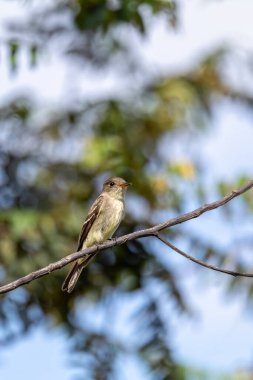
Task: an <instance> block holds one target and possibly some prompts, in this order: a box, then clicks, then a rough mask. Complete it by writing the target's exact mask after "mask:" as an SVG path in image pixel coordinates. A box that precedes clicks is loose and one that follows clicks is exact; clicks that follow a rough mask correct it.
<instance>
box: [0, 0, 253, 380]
mask: <svg viewBox="0 0 253 380" xmlns="http://www.w3.org/2000/svg"><path fill="white" fill-rule="evenodd" d="M176 5H177V2H176V1H151V0H146V1H145V0H132V1H126V0H121V1H120V0H118V1H116V0H115V1H104V0H103V1H102V0H90V1H80V0H79V1H64V2H60V1H59V2H55V5H53V6H52V7H49V8H45V9H43V10H41V9H40V10H39V11H37V13H36V14H35V15H33V17H32V21H33V22H31V20H29V19H28V21H27V22H26V23H25V24H23V25H22V24H21V25H16V26H15V28H16V29H17V30H18V31H19V33H20V40H19V41H15V42H11V44H10V56H9V57H10V58H9V59H10V64H11V66H12V68H13V70H14V69H16V68H17V65H18V52H19V47H20V46H21V47H22V41H24V40H25V36H27V35H28V36H29V37H30V39H29V40H30V41H31V40H32V43H31V45H30V46H31V48H30V60H31V65H35V64H36V62H37V56H38V51H40V49H44V48H45V47H46V48H48V49H50V45H51V44H53V43H55V42H57V41H62V46H61V47H62V52H64V53H65V54H68V55H69V56H70V57H71V59H72V61H71V62H73V64H75V63H76V59H77V57H78V58H79V59H80V58H82V59H83V60H85V62H88V63H89V64H90V65H91V66H93V67H94V68H95V70H97V69H98V68H97V64H100V65H109V67H110V65H111V64H112V58H115V56H117V54H119V52H120V56H119V57H118V58H119V59H120V62H121V65H122V66H125V65H126V66H127V65H128V64H129V61H130V60H131V57H130V56H131V54H129V50H128V49H126V48H125V47H126V40H127V34H125V37H124V38H119V37H118V36H119V35H120V33H119V31H124V32H126V30H128V29H129V28H131V29H132V30H134V32H135V33H136V34H138V35H147V34H148V31H149V18H150V17H158V16H163V17H166V18H167V19H168V21H170V25H171V24H172V25H173V27H174V25H175V20H176V18H177V6H176ZM64 14H67V15H68V17H67V18H66V20H67V21H64V20H65V18H64V17H62V18H61V16H62V15H64ZM35 16H36V17H35ZM45 20H47V21H46V22H45ZM49 20H51V22H49ZM33 39H34V41H33ZM225 57H226V51H224V50H223V49H221V50H218V51H216V52H213V53H211V54H210V55H209V56H208V57H205V58H204V59H203V60H202V61H200V62H199V63H198V64H197V65H196V67H194V68H192V70H190V71H189V72H185V73H183V74H181V75H177V76H176V75H174V76H171V77H170V76H164V77H157V78H155V79H154V78H153V79H151V78H147V80H146V81H145V84H144V85H140V86H139V87H138V88H137V89H136V91H133V92H132V93H131V95H128V94H125V95H124V96H123V97H121V98H120V99H119V98H117V97H115V98H113V97H108V98H105V99H104V100H103V101H98V102H95V101H94V102H93V103H92V104H91V103H90V102H87V101H85V100H82V101H80V103H79V105H76V104H75V105H74V106H73V102H72V98H71V96H69V105H66V104H65V105H64V107H63V106H62V107H59V108H57V109H54V112H51V113H48V114H46V117H44V118H43V120H42V118H41V117H39V116H38V115H37V109H38V108H39V107H42V105H41V104H40V103H38V104H37V103H36V102H35V101H34V100H32V99H31V98H28V97H17V98H15V97H14V98H13V100H12V101H9V102H8V101H6V102H5V103H4V104H2V105H1V108H0V121H1V124H2V127H1V131H0V137H1V140H0V141H1V150H0V181H1V184H0V186H1V196H0V206H1V209H2V212H1V216H0V238H1V239H0V262H1V272H0V276H1V277H0V278H1V282H3V283H4V282H6V281H10V280H14V279H16V278H18V277H20V276H23V275H25V274H26V273H28V272H31V271H33V270H35V269H37V268H39V267H41V266H44V265H46V264H48V263H49V262H52V261H55V260H57V259H59V258H61V257H63V256H64V255H67V254H68V253H70V252H72V251H74V250H75V249H76V241H77V237H78V233H79V230H80V226H81V224H82V221H83V219H84V217H85V215H86V211H87V208H88V207H89V205H90V203H91V199H92V197H94V195H95V194H97V193H98V192H99V191H100V186H101V180H102V177H103V175H109V174H112V173H113V174H115V175H120V176H123V177H125V178H126V179H127V180H128V181H130V182H132V183H133V187H132V189H131V190H130V192H129V194H128V200H129V205H130V208H129V211H128V213H127V216H126V219H125V221H124V223H123V224H122V226H121V228H120V230H119V232H118V234H124V233H128V232H131V231H133V230H135V229H140V228H144V227H147V226H150V225H151V224H153V223H155V222H157V221H160V220H161V219H164V218H166V217H167V216H168V215H171V213H173V214H177V213H179V212H184V211H186V207H185V205H186V204H187V201H188V198H187V194H188V192H189V193H190V194H192V197H193V200H197V199H201V200H203V199H204V198H205V196H206V193H205V189H204V188H202V186H201V185H200V184H199V183H198V180H197V175H198V174H199V171H198V168H199V161H198V157H197V158H196V157H195V158H194V159H193V158H192V157H191V156H190V155H189V158H188V160H187V161H184V162H178V161H175V160H174V159H173V156H172V155H171V154H170V148H171V147H172V142H174V141H175V140H178V141H181V140H182V141H183V137H184V136H185V135H189V133H190V134H191V135H194V134H195V133H197V131H198V130H199V129H201V130H203V131H204V130H205V128H206V125H207V124H206V121H207V120H208V118H211V117H212V115H213V111H214V109H215V104H216V103H215V101H216V100H217V99H222V98H225V99H230V100H233V99H236V100H237V101H238V102H241V103H242V104H247V105H248V106H250V107H251V105H252V98H251V96H250V95H249V94H245V93H241V92H238V91H237V90H235V89H234V88H233V87H232V86H230V84H229V83H226V82H225V81H224V79H223V75H222V67H223V66H222V65H223V60H224V58H225ZM82 62H83V61H82ZM141 70H142V68H141V64H139V62H136V67H135V71H138V72H139V71H141ZM129 75H130V79H133V77H134V75H133V77H131V73H129ZM165 141H166V142H167V143H166V152H162V148H161V147H162V145H163V144H164V142H165ZM182 144H183V143H182ZM185 149H186V150H187V146H185ZM165 153H166V154H165ZM193 180H194V181H193ZM196 183H197V185H196ZM227 186H228V185H227V184H221V185H220V187H219V190H220V192H221V193H223V192H224V189H227ZM246 200H247V199H246ZM250 202H251V203H250ZM245 204H246V205H248V204H251V206H250V207H251V208H252V201H251V200H250V199H248V204H247V203H245ZM167 234H168V235H169V236H173V237H178V238H180V237H181V235H184V237H187V239H188V240H189V244H192V245H193V246H194V248H195V252H196V253H197V252H199V253H201V254H202V255H203V257H205V258H206V259H207V258H209V257H212V258H213V259H214V260H216V261H217V262H220V261H222V260H224V259H225V257H226V255H225V254H224V252H220V250H218V249H214V247H211V246H210V244H208V242H203V241H201V239H200V238H199V237H195V236H191V234H190V233H187V234H185V233H184V232H181V233H180V232H179V231H177V232H176V231H175V230H173V231H168V232H167ZM157 251H158V248H157V247H156V246H155V245H154V244H153V242H152V241H151V240H149V239H143V240H140V241H132V242H129V243H128V244H127V245H125V246H121V247H117V248H116V249H114V250H113V251H110V252H105V253H103V254H101V255H99V256H98V258H97V259H96V261H95V262H94V263H93V264H92V265H90V266H89V267H88V268H87V270H86V271H85V274H84V275H83V276H82V277H81V279H80V281H79V283H78V285H77V288H76V291H75V292H74V293H73V294H71V295H66V294H63V293H62V292H61V283H62V281H63V278H64V276H65V275H66V271H67V268H65V269H64V270H62V271H57V272H55V273H54V274H52V275H50V276H47V277H44V278H42V279H40V280H37V281H34V282H32V283H31V284H29V285H28V286H26V287H25V288H24V289H18V290H17V291H15V292H13V293H10V294H7V295H4V296H2V302H1V304H0V321H1V324H2V326H4V332H3V333H2V334H1V336H0V338H1V341H2V342H6V341H9V340H10V339H15V338H17V337H18V336H19V335H20V334H23V333H25V332H27V331H28V330H29V329H30V328H32V327H33V326H34V325H36V324H38V323H40V322H41V321H44V320H45V319H47V320H48V321H49V324H51V325H53V326H61V327H62V328H64V330H65V331H66V333H67V334H68V336H70V337H72V338H73V339H72V342H73V346H72V349H73V350H75V351H76V352H77V353H78V357H81V359H80V361H79V364H80V365H81V366H82V368H83V371H84V376H85V378H86V379H112V378H113V376H114V375H115V368H116V364H117V362H118V361H119V360H120V357H121V355H126V352H127V351H128V352H129V351H130V352H131V354H133V355H135V356H136V357H138V358H139V360H140V361H142V362H143V363H145V366H146V368H147V373H149V374H150V379H156V380H158V379H171V380H183V379H185V380H186V379H188V378H189V379H193V378H194V379H198V378H201V376H200V374H199V373H198V375H197V374H196V373H195V374H193V375H191V374H192V372H191V371H190V370H189V369H185V368H183V367H181V366H179V365H178V364H177V363H175V360H174V357H173V353H172V351H171V341H170V333H169V320H168V318H166V320H165V318H164V313H163V307H164V305H165V304H166V302H167V303H168V302H169V300H172V301H173V303H174V305H175V307H176V308H177V309H178V311H179V312H184V313H187V312H189V309H190V308H189V305H188V304H187V301H186V299H185V297H184V294H183V292H182V290H181V287H180V279H179V278H178V276H177V275H176V274H175V273H174V269H173V267H172V265H171V263H170V261H169V260H168V261H165V260H161V259H160V258H159V255H158V253H157ZM238 265H239V264H238ZM152 289H156V291H157V292H158V294H159V297H157V295H155V294H153V290H152ZM124 297H126V298H127V300H128V302H129V303H130V304H135V305H136V307H135V313H133V314H134V315H133V316H132V317H129V318H128V320H127V324H129V325H130V324H134V326H135V329H134V334H133V336H135V337H136V336H137V337H138V339H137V340H136V339H135V340H134V342H132V343H131V340H130V343H129V342H127V339H126V338H124V336H120V337H119V339H116V338H115V336H114V334H113V332H112V331H111V330H110V331H109V332H108V328H107V330H106V328H102V329H100V330H99V329H98V328H97V327H96V326H95V327H94V325H92V323H91V322H92V321H89V318H88V314H89V310H90V308H92V314H93V315H97V314H99V313H102V311H103V312H105V315H106V316H105V318H104V320H105V321H107V320H108V313H107V308H108V305H112V306H111V307H114V303H113V302H114V299H115V298H116V299H117V300H118V302H120V301H121V299H123V298H124ZM105 300H106V301H105ZM80 309H81V311H80ZM116 311H117V310H116V309H115V313H116ZM80 314H81V316H82V317H80ZM13 319H15V320H17V321H18V327H17V329H16V330H15V329H14V330H13V328H12V320H13ZM93 319H94V318H93ZM111 329H112V330H113V326H111ZM83 357H84V358H83ZM83 363H85V364H83ZM203 378H204V377H203Z"/></svg>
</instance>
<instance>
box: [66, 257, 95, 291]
mask: <svg viewBox="0 0 253 380" xmlns="http://www.w3.org/2000/svg"><path fill="white" fill-rule="evenodd" d="M94 257H95V255H91V256H87V258H85V259H84V260H82V261H80V260H77V261H75V262H74V264H73V265H72V267H71V268H70V271H69V272H68V274H67V276H66V278H65V280H64V281H63V284H62V287H61V290H62V291H63V292H68V293H71V292H72V291H73V289H74V287H75V286H76V283H77V280H78V279H79V277H80V274H81V273H82V270H83V268H85V267H86V266H87V265H88V264H89V262H90V261H91V260H92V259H93V258H94Z"/></svg>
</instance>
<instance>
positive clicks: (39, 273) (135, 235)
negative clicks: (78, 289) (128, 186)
mask: <svg viewBox="0 0 253 380" xmlns="http://www.w3.org/2000/svg"><path fill="white" fill-rule="evenodd" d="M251 188H253V180H252V181H250V182H248V183H247V184H246V185H245V186H243V187H241V188H240V189H238V190H234V191H232V192H231V193H230V194H228V195H226V196H225V197H223V198H221V199H219V200H217V201H215V202H212V203H208V204H205V205H203V206H201V207H199V208H197V209H196V210H193V211H191V212H188V213H186V214H183V215H180V216H178V217H176V218H171V219H168V220H166V221H165V222H163V223H160V224H157V225H155V226H153V227H151V228H147V229H144V230H139V231H135V232H132V233H130V234H127V235H124V236H121V237H119V238H115V239H112V240H108V241H106V242H104V243H103V244H100V245H97V246H93V247H90V248H87V249H84V250H82V251H78V252H74V253H72V254H70V255H68V256H66V257H64V258H62V259H61V260H58V261H56V262H54V263H51V264H49V265H47V266H46V267H44V268H41V269H38V270H36V271H34V272H31V273H29V274H27V275H26V276H24V277H21V278H19V279H17V280H15V281H13V282H10V283H9V284H6V285H3V286H1V287H0V294H3V293H7V292H10V291H12V290H14V289H16V288H18V287H20V286H22V285H25V284H28V283H29V282H31V281H34V280H36V279H37V278H40V277H43V276H45V275H47V274H49V273H51V272H53V271H55V270H58V269H61V268H63V267H64V266H66V265H68V264H69V263H71V262H72V261H75V260H77V259H80V258H81V257H84V256H86V255H90V254H94V255H95V254H96V253H97V252H98V251H102V250H105V249H107V248H112V247H114V246H116V245H122V244H125V243H126V242H127V241H129V240H134V239H140V238H143V237H148V236H155V237H157V238H159V239H160V240H162V241H163V243H165V244H166V245H168V246H169V247H170V248H172V249H173V250H174V251H175V252H177V253H179V254H181V255H183V256H184V257H186V258H187V259H189V260H192V261H194V262H195V263H197V264H199V265H202V266H205V267H206V268H209V269H212V270H216V271H219V272H223V273H226V274H230V275H233V276H242V277H253V273H240V272H233V271H229V270H225V269H221V268H217V267H214V266H212V265H208V264H205V263H204V262H202V261H200V260H197V259H195V258H194V257H192V256H190V255H187V254H186V253H184V252H183V251H180V250H179V249H178V248H176V247H175V246H173V245H172V244H171V243H168V242H167V241H165V240H164V239H163V238H161V236H160V235H159V232H160V231H162V230H164V229H166V228H169V227H172V226H175V225H177V224H181V223H184V222H186V221H188V220H191V219H194V218H197V217H199V216H200V215H202V214H204V213H205V212H208V211H211V210H214V209H217V208H219V207H221V206H224V205H225V204H226V203H228V202H230V201H231V200H232V199H234V198H236V197H238V196H239V195H241V194H243V193H245V192H246V191H248V190H250V189H251Z"/></svg>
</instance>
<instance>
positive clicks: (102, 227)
mask: <svg viewBox="0 0 253 380" xmlns="http://www.w3.org/2000/svg"><path fill="white" fill-rule="evenodd" d="M128 186H129V183H127V182H126V181H125V180H124V179H123V178H120V177H110V178H108V179H107V180H106V181H105V182H104V185H103V191H102V193H101V194H100V195H99V196H98V198H97V199H96V200H95V202H94V203H93V205H92V206H91V208H90V210H89V212H88V215H87V218H86V219H85V222H84V224H83V227H82V230H81V233H80V235H79V240H78V247H77V251H81V250H82V249H85V248H88V247H91V246H92V245H94V244H101V243H103V242H104V241H105V240H107V239H109V238H110V237H111V236H112V235H113V234H114V232H115V231H116V230H117V228H118V226H119V224H120V222H121V221H122V219H123V217H124V213H125V203H124V197H125V193H126V190H127V187H128ZM94 257H95V255H94V254H93V255H90V256H86V257H84V258H82V259H79V260H77V261H75V262H74V265H73V266H72V268H71V269H70V271H69V273H68V275H67V277H66V278H65V280H64V282H63V284H62V290H63V291H67V292H68V293H71V292H72V290H73V289H74V287H75V285H76V282H77V280H78V278H79V276H80V274H81V272H82V270H83V268H85V267H86V266H87V265H88V264H89V262H90V261H91V260H92V259H93V258H94Z"/></svg>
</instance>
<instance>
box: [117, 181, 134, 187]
mask: <svg viewBox="0 0 253 380" xmlns="http://www.w3.org/2000/svg"><path fill="white" fill-rule="evenodd" d="M131 185H132V184H131V183H128V182H124V183H121V184H120V185H119V186H120V187H122V189H124V188H125V187H128V186H131Z"/></svg>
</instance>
